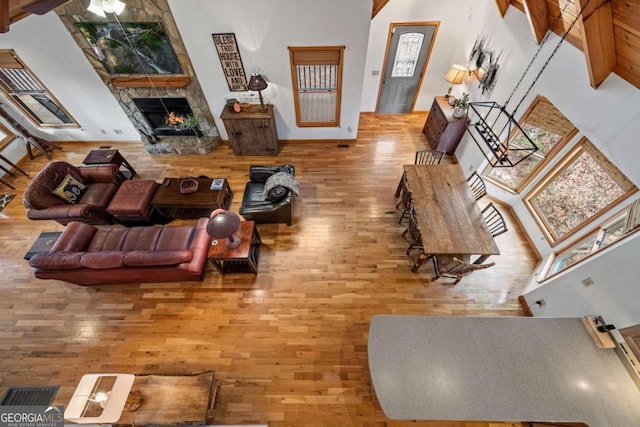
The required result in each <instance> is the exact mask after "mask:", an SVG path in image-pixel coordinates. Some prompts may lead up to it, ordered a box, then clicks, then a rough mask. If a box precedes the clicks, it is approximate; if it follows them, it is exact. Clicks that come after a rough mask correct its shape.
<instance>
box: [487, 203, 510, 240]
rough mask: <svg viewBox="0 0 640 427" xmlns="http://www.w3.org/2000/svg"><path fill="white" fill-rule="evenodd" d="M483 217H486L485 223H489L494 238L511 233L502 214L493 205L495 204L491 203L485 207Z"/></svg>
mask: <svg viewBox="0 0 640 427" xmlns="http://www.w3.org/2000/svg"><path fill="white" fill-rule="evenodd" d="M482 216H483V217H484V221H485V222H486V223H487V227H488V228H489V232H490V233H491V235H492V236H493V237H496V236H499V235H500V234H502V233H506V232H507V231H509V230H508V228H507V224H506V223H505V222H504V218H503V217H502V214H501V213H500V211H498V209H497V208H496V207H495V206H494V205H493V203H489V204H488V205H487V206H485V207H484V209H482Z"/></svg>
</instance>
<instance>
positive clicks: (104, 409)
mask: <svg viewBox="0 0 640 427" xmlns="http://www.w3.org/2000/svg"><path fill="white" fill-rule="evenodd" d="M134 380H135V375H131V374H86V375H83V376H82V378H81V379H80V382H79V383H78V386H77V387H76V390H75V391H74V392H73V396H71V400H70V401H69V404H68V405H67V407H66V409H65V411H64V418H65V420H68V421H71V422H74V423H77V424H112V423H114V422H116V421H118V420H119V419H120V416H121V415H122V411H123V410H124V407H125V404H126V403H127V398H128V397H129V391H130V390H131V387H132V386H133V382H134Z"/></svg>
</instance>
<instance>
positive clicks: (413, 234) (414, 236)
mask: <svg viewBox="0 0 640 427" xmlns="http://www.w3.org/2000/svg"><path fill="white" fill-rule="evenodd" d="M402 237H404V238H405V239H407V240H408V241H409V246H408V247H407V255H409V254H410V253H411V251H412V250H413V249H421V250H424V247H423V246H422V234H421V233H420V224H419V223H418V219H417V218H416V213H415V209H414V207H413V200H411V202H410V203H409V225H407V228H406V229H405V230H404V232H403V233H402Z"/></svg>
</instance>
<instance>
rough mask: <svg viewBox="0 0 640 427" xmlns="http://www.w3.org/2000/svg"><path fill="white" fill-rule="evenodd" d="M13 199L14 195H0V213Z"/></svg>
mask: <svg viewBox="0 0 640 427" xmlns="http://www.w3.org/2000/svg"><path fill="white" fill-rule="evenodd" d="M14 197H16V195H15V194H0V211H2V209H4V208H5V206H7V205H8V204H9V202H10V201H12V200H13V198H14Z"/></svg>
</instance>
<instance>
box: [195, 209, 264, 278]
mask: <svg viewBox="0 0 640 427" xmlns="http://www.w3.org/2000/svg"><path fill="white" fill-rule="evenodd" d="M236 234H237V236H238V237H239V238H240V240H241V243H240V246H238V247H237V248H235V249H229V248H227V246H226V244H225V243H226V239H220V240H213V241H212V242H211V247H210V248H209V253H208V256H207V258H208V259H209V260H210V261H211V263H212V264H213V265H214V267H215V268H216V270H218V272H219V273H220V274H226V273H232V272H233V273H253V274H258V261H259V258H260V244H261V243H262V240H260V235H259V234H258V229H257V228H256V223H255V222H254V221H242V222H241V223H240V228H239V229H238V232H237V233H236Z"/></svg>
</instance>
